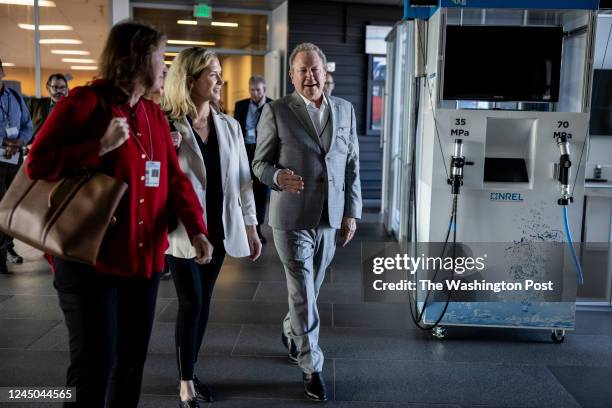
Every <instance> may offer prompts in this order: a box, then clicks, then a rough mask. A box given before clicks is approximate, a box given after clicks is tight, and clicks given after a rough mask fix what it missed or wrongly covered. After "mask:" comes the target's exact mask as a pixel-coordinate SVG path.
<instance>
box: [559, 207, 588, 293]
mask: <svg viewBox="0 0 612 408" xmlns="http://www.w3.org/2000/svg"><path fill="white" fill-rule="evenodd" d="M563 224H564V225H565V235H567V242H568V243H569V246H570V249H571V251H572V257H573V258H574V264H575V265H576V274H577V275H578V283H579V284H580V285H581V286H582V285H584V274H583V273H582V266H581V265H580V262H579V261H578V255H576V249H575V248H574V242H573V241H572V234H571V232H570V227H569V222H568V221H567V206H565V205H564V206H563Z"/></svg>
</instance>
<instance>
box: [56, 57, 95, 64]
mask: <svg viewBox="0 0 612 408" xmlns="http://www.w3.org/2000/svg"><path fill="white" fill-rule="evenodd" d="M62 62H76V63H77V64H93V63H94V62H96V60H93V59H90V58H62Z"/></svg>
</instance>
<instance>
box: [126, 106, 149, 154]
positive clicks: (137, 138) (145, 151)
mask: <svg viewBox="0 0 612 408" xmlns="http://www.w3.org/2000/svg"><path fill="white" fill-rule="evenodd" d="M138 106H139V107H140V106H141V105H140V102H139V105H138ZM142 109H143V110H144V114H145V119H146V120H147V129H148V130H149V146H150V147H151V155H149V153H148V152H147V150H146V149H145V148H144V146H143V145H142V143H141V142H140V136H139V135H140V133H139V132H136V131H135V130H134V128H133V127H132V123H131V122H130V121H129V120H128V126H129V127H130V130H131V131H132V134H133V135H134V138H133V139H134V141H136V144H138V147H140V149H141V150H142V152H143V153H144V155H145V156H146V157H147V159H149V161H153V153H154V152H153V136H152V135H151V124H150V123H149V115H148V114H147V110H146V108H144V107H142Z"/></svg>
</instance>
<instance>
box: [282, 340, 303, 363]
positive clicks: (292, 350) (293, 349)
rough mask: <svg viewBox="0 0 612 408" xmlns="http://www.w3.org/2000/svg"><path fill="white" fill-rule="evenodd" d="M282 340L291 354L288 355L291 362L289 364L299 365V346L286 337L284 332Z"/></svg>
mask: <svg viewBox="0 0 612 408" xmlns="http://www.w3.org/2000/svg"><path fill="white" fill-rule="evenodd" d="M281 340H282V342H283V346H285V348H286V349H287V351H288V352H289V354H288V355H287V359H288V360H289V363H291V364H295V365H297V363H298V354H299V351H298V349H297V345H296V344H295V342H294V341H293V340H289V339H288V338H287V336H285V333H283V332H281ZM290 344H291V346H290Z"/></svg>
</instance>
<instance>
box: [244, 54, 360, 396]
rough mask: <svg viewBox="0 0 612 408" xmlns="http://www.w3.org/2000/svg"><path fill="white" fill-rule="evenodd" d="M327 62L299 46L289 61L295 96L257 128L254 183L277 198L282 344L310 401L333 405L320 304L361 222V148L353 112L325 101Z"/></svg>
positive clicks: (273, 207)
mask: <svg viewBox="0 0 612 408" xmlns="http://www.w3.org/2000/svg"><path fill="white" fill-rule="evenodd" d="M325 66H326V58H325V54H324V53H323V51H321V49H320V48H319V47H317V46H316V45H314V44H311V43H302V44H299V45H298V46H297V47H296V48H295V49H294V50H293V52H292V53H291V55H290V57H289V67H290V68H289V69H290V71H289V75H290V76H291V82H292V84H293V86H294V87H295V92H294V93H293V94H291V95H288V96H285V97H283V98H281V99H277V100H276V101H274V102H271V103H269V104H267V105H266V106H265V107H264V110H263V112H262V113H261V119H260V120H259V124H258V125H257V134H258V137H259V139H258V141H257V150H256V151H255V160H253V171H254V172H255V175H256V176H257V177H258V178H259V179H260V180H261V181H262V182H264V183H266V184H267V185H269V186H270V187H272V189H273V190H274V191H273V192H272V196H271V197H270V214H269V219H270V221H269V223H270V226H271V227H272V231H273V237H274V245H275V246H276V250H277V252H278V255H279V258H280V260H281V262H282V263H283V266H284V269H285V276H286V279H287V290H288V293H289V297H288V302H289V312H288V313H287V315H286V316H285V319H284V320H283V323H282V331H281V336H282V337H281V338H282V341H283V345H285V347H287V348H288V352H289V361H290V362H292V363H294V364H298V365H299V367H300V368H301V369H302V373H303V375H302V379H303V383H304V393H305V394H306V397H308V398H309V399H311V400H314V401H326V400H327V389H326V386H325V381H324V380H323V372H322V371H323V360H324V358H323V351H322V350H321V348H320V347H319V328H320V321H319V311H318V308H317V296H318V294H319V289H320V288H321V285H322V284H323V280H324V278H325V270H326V269H327V267H328V266H329V264H330V263H331V261H332V259H333V258H334V253H335V251H336V232H337V231H338V229H340V232H341V234H340V235H341V242H342V246H345V245H346V244H348V243H349V241H350V240H351V239H352V238H353V235H354V234H355V230H356V229H357V221H356V219H357V218H360V217H361V184H360V181H359V144H358V141H357V130H356V128H357V124H356V121H355V110H354V109H353V106H352V105H351V104H350V103H349V102H347V101H345V100H344V99H340V98H336V97H334V96H325V95H324V94H323V85H324V82H325V74H326V70H325Z"/></svg>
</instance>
